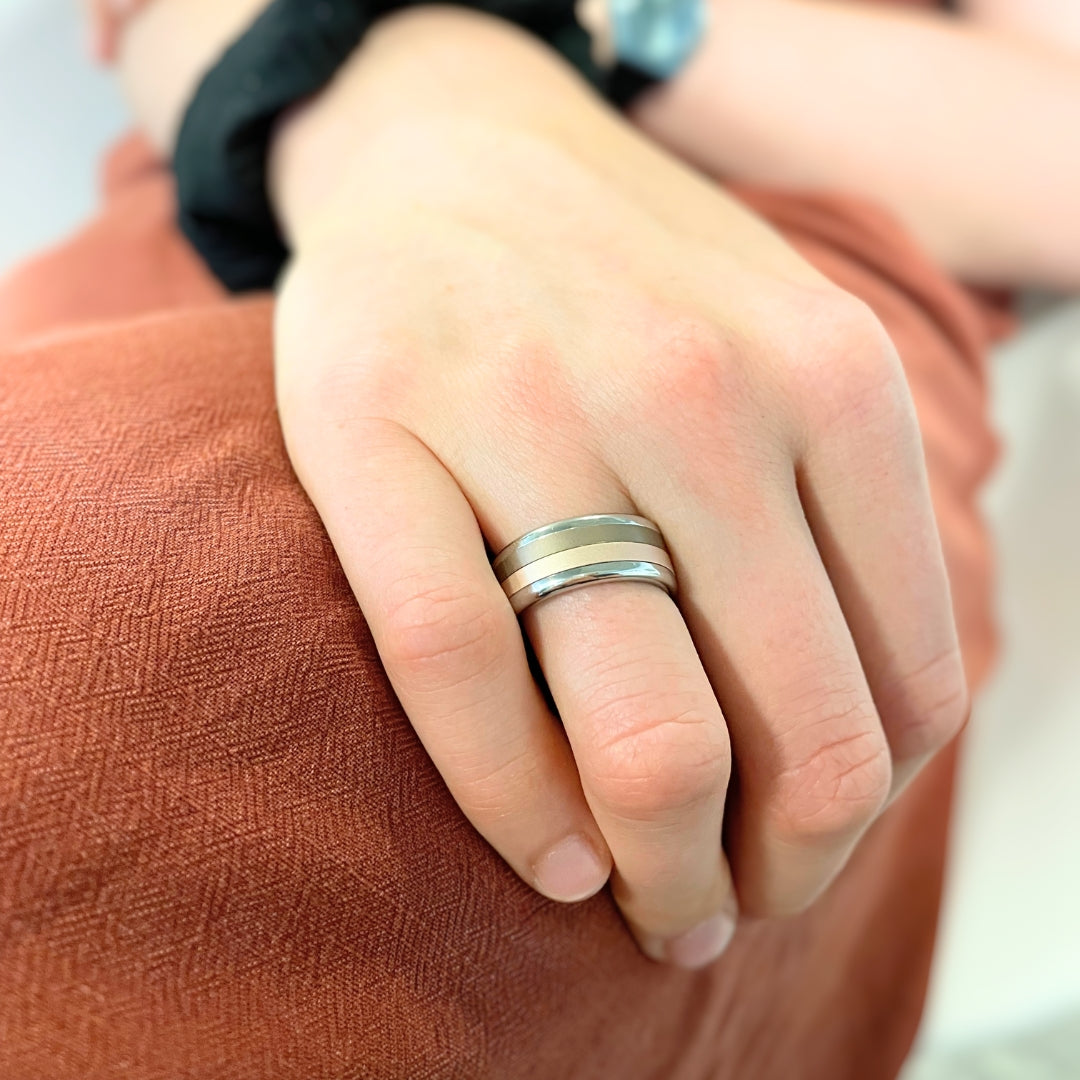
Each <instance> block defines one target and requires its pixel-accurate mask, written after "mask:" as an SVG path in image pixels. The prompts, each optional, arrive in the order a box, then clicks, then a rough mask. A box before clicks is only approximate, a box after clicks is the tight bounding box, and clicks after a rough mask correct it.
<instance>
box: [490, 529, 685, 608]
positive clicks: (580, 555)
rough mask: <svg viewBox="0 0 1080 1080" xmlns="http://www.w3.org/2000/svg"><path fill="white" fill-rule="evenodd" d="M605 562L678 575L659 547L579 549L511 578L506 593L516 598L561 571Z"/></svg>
mask: <svg viewBox="0 0 1080 1080" xmlns="http://www.w3.org/2000/svg"><path fill="white" fill-rule="evenodd" d="M603 562H651V563H656V564H657V565H658V566H664V567H666V568H667V569H668V570H671V571H674V569H675V568H674V567H673V566H672V564H671V559H670V557H669V556H668V553H667V551H666V550H665V549H664V548H661V547H657V546H656V545H655V544H628V543H624V542H616V543H606V544H588V545H585V546H582V545H580V544H579V545H577V546H575V547H572V548H570V549H569V550H565V551H556V552H553V553H552V554H551V555H546V556H545V557H544V558H542V559H537V560H536V561H535V562H530V563H529V564H528V565H527V566H524V567H522V568H521V569H520V570H518V571H516V572H515V573H513V574H511V575H510V576H509V577H508V578H506V579H505V580H504V581H503V582H502V587H503V591H504V592H505V593H506V595H507V596H512V595H513V594H514V593H516V592H517V591H518V589H523V588H525V586H527V585H531V584H532V583H533V582H535V581H540V580H541V579H543V578H546V577H548V576H549V575H551V574H557V573H558V572H559V571H560V570H572V569H574V568H576V567H579V566H589V565H591V564H592V563H603Z"/></svg>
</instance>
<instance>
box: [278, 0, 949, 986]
mask: <svg viewBox="0 0 1080 1080" xmlns="http://www.w3.org/2000/svg"><path fill="white" fill-rule="evenodd" d="M343 147H347V148H348V151H347V153H345V154H344V156H343V150H342V148H343ZM331 160H333V162H334V165H333V167H332V168H331V167H329V166H328V164H327V163H329V162H330V161H331ZM320 163H324V164H322V165H320ZM273 164H274V180H275V194H276V196H277V198H278V200H279V205H280V206H281V208H282V212H283V216H284V218H285V220H286V222H287V225H288V228H289V231H290V233H291V238H292V241H293V244H294V247H295V250H296V252H297V254H296V257H295V259H294V261H293V263H292V266H291V270H290V272H289V274H288V277H287V280H286V281H285V283H284V285H283V287H282V289H281V293H280V303H279V307H278V316H277V319H278V321H277V346H278V354H277V389H278V401H279V407H280V412H281V419H282V422H283V426H284V431H285V436H286V440H287V445H288V450H289V454H290V456H291V459H292V461H293V464H294V466H295V468H296V471H297V474H298V475H299V477H300V479H301V481H302V483H303V484H304V487H305V488H306V490H307V491H308V493H309V494H310V496H311V498H312V500H313V501H314V503H315V505H316V507H317V508H318V511H319V513H320V515H321V516H322V519H323V521H324V522H325V525H326V528H327V530H328V532H329V535H330V537H331V539H332V541H333V543H334V546H335V549H336V551H337V553H338V555H339V557H340V560H341V563H342V566H343V567H344V570H345V572H346V574H347V575H348V578H349V581H350V583H351V585H352V587H353V589H354V591H355V593H356V596H357V599H358V601H359V603H360V606H361V608H362V610H363V612H364V614H365V616H366V618H367V621H368V624H369V626H370V628H371V632H372V634H373V636H374V639H375V642H376V644H377V646H378V649H379V652H380V655H381V657H382V660H383V662H384V664H385V666H386V670H387V673H388V676H389V678H390V680H391V682H392V684H393V686H394V688H395V690H396V692H397V694H398V697H399V699H400V701H401V703H402V705H403V707H404V709H405V711H406V712H407V714H408V716H409V718H410V720H411V721H412V723H413V725H414V727H415V729H416V731H417V733H418V735H419V736H420V738H421V739H422V740H423V742H424V745H425V747H426V748H427V750H428V752H429V753H430V755H431V757H432V759H433V761H434V763H435V765H436V767H437V768H438V769H439V771H440V772H441V774H442V776H443V777H444V779H445V781H446V783H447V785H448V786H449V789H450V791H451V792H452V793H453V795H454V797H455V799H456V800H457V802H458V803H459V805H460V806H461V808H462V810H463V811H464V812H465V814H466V815H467V816H468V817H469V819H470V820H471V821H472V822H473V824H474V825H475V826H476V827H477V829H479V830H480V832H481V833H482V834H483V835H484V836H485V837H486V838H487V839H488V840H489V841H490V842H491V844H492V845H493V846H494V848H495V849H496V850H497V851H498V852H499V853H500V854H501V855H502V856H503V857H504V858H505V859H506V860H507V862H508V863H509V864H510V865H511V866H512V867H513V868H514V870H515V871H516V872H517V873H518V874H519V875H520V876H521V877H522V878H523V879H524V880H525V881H527V882H529V883H530V884H531V885H533V886H534V887H535V888H537V889H538V890H539V891H540V892H542V893H544V894H545V895H547V896H549V897H552V898H555V899H559V900H567V901H569V900H577V899H581V898H583V897H585V896H588V895H590V894H592V893H593V892H595V891H596V890H597V889H599V888H600V887H601V886H602V884H603V883H604V881H605V879H607V877H608V875H609V873H610V876H611V883H612V889H613V893H614V897H615V899H616V901H617V902H618V904H619V906H620V908H621V910H622V911H623V913H624V915H625V917H626V919H627V922H628V923H629V925H630V927H631V929H632V931H633V933H634V934H635V936H636V937H637V939H638V941H639V943H640V944H641V946H642V948H643V949H644V951H645V952H646V953H647V954H648V955H650V956H652V957H654V958H657V959H668V960H671V961H674V962H676V963H680V964H684V965H688V966H696V965H698V964H701V963H704V962H706V961H708V960H710V959H711V958H712V957H714V956H715V955H716V954H717V953H718V952H719V951H721V949H722V948H723V947H724V945H725V944H726V942H727V939H728V937H729V935H730V930H731V927H732V925H733V920H734V918H735V915H736V911H737V910H738V909H741V911H742V912H744V913H748V914H750V915H768V914H773V915H782V914H788V913H792V912H796V911H799V910H800V909H802V908H803V907H805V906H806V905H807V904H808V903H809V902H810V901H811V900H813V898H814V897H815V896H816V895H817V894H818V893H819V892H820V891H821V890H822V889H823V888H824V887H825V885H826V884H827V883H828V882H829V881H830V879H831V878H832V877H833V876H834V875H835V874H836V872H837V871H838V870H839V869H840V868H841V866H842V865H843V864H844V862H845V860H846V859H847V857H848V856H849V854H850V853H851V851H852V849H853V847H854V845H855V844H856V842H857V841H858V839H859V838H860V836H861V835H862V834H863V832H864V831H865V830H866V828H867V826H868V825H869V824H870V823H871V822H872V821H873V820H874V818H875V817H876V816H877V815H878V814H879V812H880V811H881V810H882V808H883V807H884V806H885V804H886V802H887V800H888V799H889V797H890V794H891V793H895V792H896V791H897V790H898V789H899V787H900V786H902V784H903V783H904V782H905V781H906V780H907V779H908V778H909V777H910V776H911V775H912V774H913V773H914V771H915V770H916V769H917V768H918V767H919V766H920V765H921V764H922V763H923V762H925V760H926V759H927V757H928V755H930V754H932V753H933V752H934V751H935V750H937V749H938V748H939V747H940V746H942V745H943V744H944V743H945V742H946V741H947V740H949V739H950V738H951V737H952V736H953V735H954V734H955V733H956V732H957V731H958V729H959V728H960V726H961V725H962V723H963V721H964V719H965V717H966V714H967V706H968V702H967V694H966V689H965V681H964V676H963V672H962V668H961V663H960V658H959V653H958V649H957V639H956V634H955V629H954V625H953V621H952V616H951V609H950V601H949V591H948V584H947V580H946V576H945V571H944V567H943V561H942V556H941V551H940V546H939V541H938V537H937V532H936V528H935V524H934V520H933V517H932V513H931V507H930V501H929V497H928V493H927V482H926V476H925V472H924V465H923V458H922V452H921V445H920V439H919V432H918V428H917V426H916V422H915V417H914V412H913V408H912V404H911V401H910V398H909V395H908V391H907V387H906V383H905V380H904V376H903V372H902V370H901V366H900V364H899V361H898V358H897V356H896V353H895V351H894V349H893V346H892V345H891V343H890V341H889V340H888V338H887V336H886V334H885V333H884V331H883V330H882V328H881V326H880V324H879V323H878V322H877V321H876V320H875V318H874V317H873V316H872V315H871V314H870V313H869V311H868V310H867V309H866V308H865V307H864V306H863V305H862V304H861V303H859V302H858V301H856V300H854V299H853V298H852V297H850V296H848V295H846V294H845V293H843V292H841V291H839V290H837V289H836V288H834V287H833V286H831V285H830V284H829V283H828V282H826V281H825V280H824V279H823V278H822V277H821V276H820V275H819V274H818V273H817V272H815V271H814V270H813V269H812V268H810V267H809V266H808V265H807V264H806V263H805V262H803V261H802V260H801V259H800V258H799V257H798V256H797V255H796V254H795V253H794V252H792V251H791V250H790V249H789V248H788V247H787V246H786V245H785V244H784V243H783V242H782V241H781V240H780V239H779V238H778V237H776V236H775V235H774V234H773V233H772V232H771V231H770V230H769V229H768V228H766V227H765V226H764V225H763V224H762V223H760V222H759V221H758V220H757V219H756V218H754V217H753V216H752V215H750V214H749V213H747V212H745V211H744V210H743V209H741V208H740V207H739V206H738V205H736V204H735V203H733V202H732V201H731V200H730V199H728V198H727V197H725V196H724V195H723V194H722V193H721V192H719V191H718V190H716V189H715V188H714V187H713V186H712V185H710V184H707V183H705V182H703V181H702V180H701V179H700V178H698V177H697V176H695V175H694V174H692V173H690V172H688V171H687V170H685V169H683V168H682V167H680V166H679V165H677V164H676V163H675V162H674V161H672V160H670V159H668V158H666V157H665V156H663V155H662V154H661V153H659V152H658V151H656V150H654V149H653V148H651V147H650V146H648V145H647V144H646V143H644V142H643V141H642V140H640V138H638V137H637V136H635V135H634V134H633V133H632V132H631V131H630V130H629V129H628V128H626V127H625V126H624V125H623V124H622V123H621V122H620V121H618V120H617V119H616V118H615V117H614V116H613V115H612V114H610V113H608V112H607V111H606V110H605V109H603V108H601V107H600V106H598V105H596V104H593V102H592V101H591V99H590V97H589V95H588V94H587V92H586V91H584V90H583V89H582V88H581V87H580V86H579V85H578V83H577V82H576V80H575V79H573V78H572V77H571V76H570V75H569V74H567V73H566V72H565V70H564V69H563V67H562V66H561V65H560V64H559V63H558V62H557V61H555V60H553V59H551V58H549V56H548V55H547V54H546V53H544V52H543V50H542V49H541V48H540V47H539V46H536V45H535V44H533V43H532V42H530V41H528V40H526V39H525V38H524V36H522V35H520V34H518V33H517V32H515V31H513V30H511V29H509V28H507V27H505V26H502V25H501V24H495V23H494V22H492V21H490V20H486V19H482V18H480V17H479V16H476V15H472V14H468V13H465V12H459V11H450V10H435V9H432V10H427V11H419V12H414V13H411V14H406V15H400V16H396V17H395V18H393V19H390V20H388V21H387V22H386V23H384V24H380V28H379V29H378V30H377V31H376V32H374V33H373V34H372V36H371V37H370V39H369V41H368V43H367V44H365V46H364V48H363V49H362V50H361V55H360V57H359V59H358V62H356V63H354V64H353V65H351V67H350V68H348V69H346V71H345V72H343V74H342V77H341V78H340V79H339V80H338V81H337V83H335V86H334V88H333V89H332V90H331V91H330V92H329V93H328V94H327V95H325V98H324V99H320V103H319V105H318V107H317V108H316V109H314V110H313V111H309V112H306V113H301V114H299V115H298V116H297V117H296V118H295V119H294V120H293V121H292V123H291V124H290V125H289V126H287V127H286V129H285V130H284V131H283V132H282V134H281V137H280V138H279V139H278V141H277V144H276V148H275V152H274V163H273ZM601 512H611V513H623V512H628V513H636V514H642V515H645V516H646V517H648V518H650V519H652V520H653V521H655V522H656V523H657V524H658V525H659V526H660V528H661V530H662V532H663V534H664V537H665V540H666V542H667V545H668V547H669V549H670V552H671V554H672V558H673V561H674V565H675V571H676V575H677V578H678V583H679V594H678V597H677V604H676V602H674V601H673V600H672V599H671V598H670V597H669V596H668V595H666V594H665V593H664V592H663V591H661V590H660V589H657V588H655V587H651V586H648V585H644V584H641V583H620V584H617V585H612V584H603V585H597V586H593V587H588V588H582V589H577V590H573V591H570V592H565V593H561V594H556V595H555V596H553V597H550V598H548V599H546V600H544V601H542V602H541V603H539V604H537V605H535V606H533V607H531V608H529V609H528V610H527V611H526V612H525V613H524V615H523V616H522V620H521V622H522V626H523V629H524V631H525V633H526V634H527V635H528V638H529V640H530V642H531V644H532V646H533V649H534V650H535V654H536V657H537V660H538V661H539V665H540V667H541V668H542V670H543V674H544V677H545V680H546V682H547V684H548V687H549V688H550V691H551V694H552V697H553V699H554V702H555V705H556V706H557V709H558V714H559V717H558V718H556V716H555V715H553V713H552V711H551V710H550V709H549V707H548V704H547V702H546V701H545V697H544V695H543V694H542V692H541V690H540V688H539V687H538V686H537V684H536V682H535V681H534V679H533V676H532V673H531V671H530V667H529V663H528V659H527V655H526V649H525V644H524V642H523V640H522V633H521V627H519V623H518V620H517V618H516V617H515V615H514V613H513V611H512V609H511V607H510V604H509V602H508V600H507V598H506V596H505V595H504V593H503V591H502V589H501V587H500V586H499V584H498V582H497V580H496V578H495V576H494V573H493V571H492V569H491V566H490V556H491V555H492V554H493V553H494V552H496V551H498V550H499V549H500V548H502V547H503V546H504V545H505V544H507V543H508V542H510V541H511V540H513V539H515V538H516V537H518V536H520V535H522V534H523V533H525V532H527V531H529V530H531V529H533V528H536V527H537V526H540V525H543V524H546V523H549V522H552V521H555V520H556V519H560V518H565V517H569V516H574V515H579V514H590V513H601ZM485 545H486V546H485ZM560 719H561V725H560V722H559V721H560ZM733 771H734V775H736V776H737V778H738V782H737V784H736V785H734V786H732V787H731V788H730V789H729V777H730V776H731V775H732V772H733ZM722 838H723V839H724V843H723V846H722ZM725 850H726V853H727V854H726V855H725Z"/></svg>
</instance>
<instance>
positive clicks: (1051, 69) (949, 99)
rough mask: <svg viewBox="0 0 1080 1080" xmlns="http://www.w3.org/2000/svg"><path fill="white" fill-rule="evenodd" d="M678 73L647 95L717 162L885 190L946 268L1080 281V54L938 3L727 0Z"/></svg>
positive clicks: (979, 275)
mask: <svg viewBox="0 0 1080 1080" xmlns="http://www.w3.org/2000/svg"><path fill="white" fill-rule="evenodd" d="M714 15H715V19H714V27H713V32H712V33H711V35H710V36H709V38H708V40H707V43H706V45H705V47H704V48H703V49H702V50H701V51H700V52H699V53H698V54H697V56H696V57H695V58H694V59H693V60H692V61H691V64H690V65H688V67H687V69H686V70H685V71H684V72H683V74H682V77H681V78H680V79H679V80H678V81H676V82H675V83H673V84H671V85H670V86H668V87H664V88H660V89H658V90H656V91H654V92H652V94H651V96H649V97H648V98H645V99H644V100H642V102H641V103H640V105H639V106H638V107H637V109H636V114H635V115H636V119H637V122H638V123H639V124H640V125H641V127H642V128H643V130H645V131H646V132H648V133H649V134H651V135H652V136H653V137H654V138H656V139H657V140H658V141H659V142H661V143H663V144H665V145H666V146H668V147H669V148H672V149H673V150H675V151H676V152H678V153H680V154H681V155H683V156H685V157H686V158H688V159H689V160H691V161H693V162H695V163H696V164H698V165H700V166H702V167H704V168H705V169H707V170H710V171H719V172H720V173H722V174H726V175H729V176H732V177H734V178H736V179H740V180H747V181H751V182H764V183H768V184H776V185H781V186H788V185H790V186H794V187H810V188H822V189H826V190H831V191H850V192H852V193H854V194H860V195H864V196H867V197H871V198H873V199H875V200H877V201H879V202H882V203H884V204H885V205H886V206H888V207H890V208H891V209H892V210H893V212H894V213H896V214H897V215H898V216H899V217H900V218H901V220H903V221H904V222H905V223H906V224H907V225H908V227H909V228H911V229H912V230H913V231H914V232H915V233H916V235H917V236H918V237H919V238H920V239H921V240H922V242H923V243H924V244H925V245H926V246H927V247H928V248H929V249H930V250H931V251H932V252H933V253H934V254H935V255H936V256H937V258H938V259H939V260H940V261H941V262H942V263H943V264H944V265H945V266H946V267H948V268H949V269H950V270H952V271H953V272H955V273H956V274H958V275H961V276H963V277H965V278H968V279H971V280H973V281H976V282H982V283H989V284H1017V283H1033V284H1042V285H1047V286H1051V287H1057V288H1062V289H1080V213H1078V212H1077V192H1078V191H1080V142H1078V140H1077V139H1075V138H1073V137H1072V133H1073V132H1074V131H1075V129H1076V118H1077V116H1080V63H1077V62H1076V60H1075V59H1071V58H1069V57H1067V56H1065V55H1064V54H1062V53H1060V52H1056V51H1052V50H1050V49H1047V48H1044V47H1041V46H1038V45H1032V44H1031V43H1028V42H1025V41H1023V40H1022V39H1017V38H1013V37H1010V36H1007V35H1006V34H1004V33H1003V32H997V31H995V30H992V29H989V28H985V27H982V26H979V25H977V24H974V23H971V22H968V21H963V20H961V21H957V20H953V19H945V18H942V17H940V16H938V15H935V14H933V13H927V12H916V11H905V10H897V9H893V8H890V7H888V6H887V5H868V4H852V3H844V2H840V0H813V2H810V0H714Z"/></svg>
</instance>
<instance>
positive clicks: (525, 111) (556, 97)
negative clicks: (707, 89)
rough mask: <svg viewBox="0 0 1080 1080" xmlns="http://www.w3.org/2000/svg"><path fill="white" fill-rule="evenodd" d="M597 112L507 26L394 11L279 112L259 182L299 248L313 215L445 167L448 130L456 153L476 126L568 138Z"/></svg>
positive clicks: (429, 11) (433, 11)
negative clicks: (313, 88) (314, 91)
mask: <svg viewBox="0 0 1080 1080" xmlns="http://www.w3.org/2000/svg"><path fill="white" fill-rule="evenodd" d="M607 114H608V110H607V109H606V108H605V107H604V106H603V105H602V104H601V103H600V102H599V101H598V100H596V99H595V95H594V94H593V93H592V91H591V90H590V89H589V88H588V86H587V85H586V83H585V82H584V81H583V80H582V79H580V78H579V77H578V76H577V74H576V73H575V72H574V71H573V70H572V69H571V68H570V67H569V65H567V64H566V63H565V61H563V60H562V59H561V58H560V57H558V56H557V55H556V54H555V53H553V52H552V51H551V50H550V49H548V48H547V47H546V46H545V45H543V44H541V43H540V42H538V41H536V40H535V39H533V38H532V37H530V36H529V35H528V34H526V33H525V32H523V31H521V30H519V29H518V28H517V27H515V26H513V25H511V24H509V23H507V22H505V21H503V20H500V19H496V18H494V17H491V16H487V15H482V14H479V13H477V12H475V11H470V10H466V9H461V8H449V7H434V6H432V7H419V8H410V9H405V10H401V11H398V12H395V13H393V14H391V15H389V16H387V17H385V18H383V19H381V20H380V21H379V22H378V23H377V24H376V25H375V26H374V27H373V29H372V30H371V31H370V32H369V33H368V35H367V36H366V38H365V39H364V42H363V43H362V45H361V46H360V47H359V48H358V49H357V50H356V52H355V53H354V54H353V56H352V57H351V58H350V59H349V61H348V62H347V63H346V64H345V65H344V66H343V67H342V69H341V70H340V71H339V73H338V75H337V77H336V78H335V80H334V81H333V83H332V84H331V85H330V86H328V87H327V88H326V90H324V91H323V92H322V93H321V94H319V95H318V96H317V97H315V98H312V99H311V100H309V101H307V102H305V103H303V104H301V105H299V106H297V107H296V108H294V109H292V110H291V111H290V112H289V113H288V114H286V115H285V116H284V117H282V119H281V120H280V121H279V124H278V126H277V129H276V131H275V134H274V137H273V140H272V142H271V146H270V153H269V159H268V163H267V165H268V168H267V183H268V189H269V191H270V196H271V201H272V203H273V205H274V209H275V212H276V214H277V215H278V218H279V221H280V224H281V227H282V230H283V232H284V233H285V235H286V237H287V238H288V241H289V243H290V246H291V247H293V248H294V249H299V248H300V247H302V246H304V244H305V242H306V237H308V236H309V235H311V234H312V233H313V232H314V231H316V230H315V224H316V222H325V220H326V219H327V217H328V216H330V215H336V214H339V213H340V212H341V208H342V207H344V206H348V205H349V204H352V205H356V203H357V200H359V199H361V198H368V197H370V196H371V194H372V192H373V191H377V190H378V188H379V187H380V184H382V185H384V186H387V187H389V188H391V189H392V188H394V187H396V186H398V185H399V184H401V183H407V181H408V179H409V176H410V174H412V173H417V172H423V171H424V170H425V169H426V168H428V167H429V166H430V167H440V166H439V164H438V163H440V162H441V163H442V164H443V165H445V164H447V163H448V162H447V158H446V153H447V150H448V148H450V147H452V146H453V144H454V143H455V140H456V139H458V136H459V135H460V136H461V139H462V140H463V145H462V146H461V150H460V152H461V153H462V154H467V153H469V152H470V150H469V148H468V144H469V142H470V140H472V139H474V138H475V135H476V133H477V132H478V131H489V132H490V131H503V132H505V133H507V135H508V136H511V135H512V134H513V133H515V132H516V133H521V134H525V135H529V136H532V137H536V138H543V139H547V140H549V141H554V142H557V143H559V142H561V143H572V142H573V141H574V139H575V138H580V132H581V129H582V127H583V126H584V127H586V128H587V127H588V126H589V124H590V118H592V119H595V118H596V117H597V116H600V117H603V118H605V119H606V118H607ZM575 133H577V134H576V135H575ZM391 162H392V164H390V163H391ZM477 175H482V171H481V170H477ZM318 231H319V232H320V233H321V232H322V231H323V229H321V228H320V229H319V230H318Z"/></svg>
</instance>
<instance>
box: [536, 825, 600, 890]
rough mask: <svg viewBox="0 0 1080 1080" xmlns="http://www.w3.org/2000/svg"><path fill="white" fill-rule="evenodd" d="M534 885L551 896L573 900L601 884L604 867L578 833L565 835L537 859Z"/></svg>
mask: <svg viewBox="0 0 1080 1080" xmlns="http://www.w3.org/2000/svg"><path fill="white" fill-rule="evenodd" d="M534 872H535V874H536V886H537V888H538V889H539V890H540V891H541V892H542V893H543V894H544V895H545V896H548V897H550V898H551V899H552V900H561V901H563V902H564V903H573V902H574V901H575V900H584V899H585V898H586V897H587V896H592V894H593V893H594V892H596V891H597V890H598V889H600V888H602V887H603V884H604V882H605V881H607V877H608V872H607V868H606V867H605V866H604V864H603V863H602V862H601V861H600V857H599V855H597V853H596V850H595V848H593V846H592V844H590V843H589V841H588V840H587V839H586V838H585V837H584V836H582V835H580V834H575V835H574V836H568V837H567V838H566V839H565V840H562V841H560V842H559V843H558V844H556V845H555V846H554V847H553V848H552V849H551V850H550V851H549V852H548V853H547V854H546V855H545V856H544V857H543V858H542V859H540V860H539V862H537V864H536V866H535V868H534Z"/></svg>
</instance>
